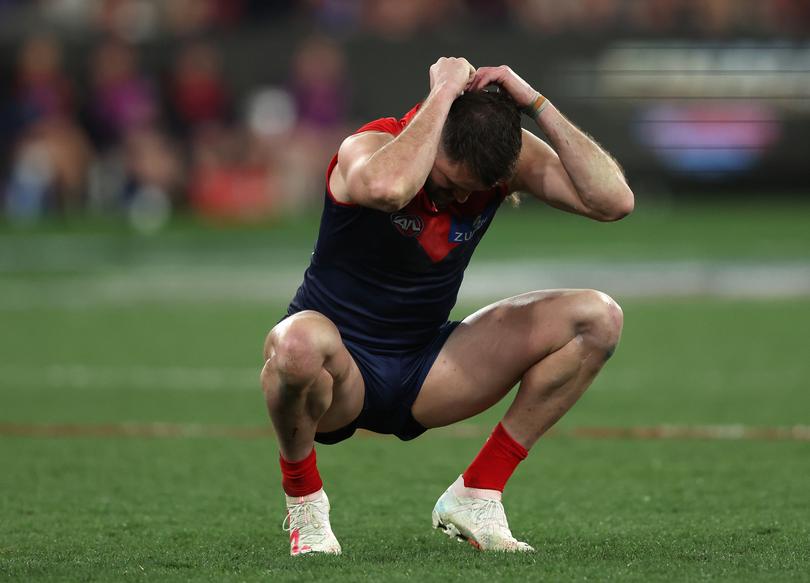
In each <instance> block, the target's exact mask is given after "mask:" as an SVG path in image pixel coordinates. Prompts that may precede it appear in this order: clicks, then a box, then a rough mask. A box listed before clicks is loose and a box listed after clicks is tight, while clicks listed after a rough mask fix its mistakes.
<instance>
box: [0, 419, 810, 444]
mask: <svg viewBox="0 0 810 583" xmlns="http://www.w3.org/2000/svg"><path fill="white" fill-rule="evenodd" d="M489 429H490V428H489V427H484V426H479V425H472V424H460V425H456V426H453V427H445V428H440V429H436V430H434V431H435V432H436V433H437V434H439V435H441V436H443V437H460V438H466V437H478V436H484V435H486V434H487V433H488V431H489ZM273 435H274V434H273V430H272V428H271V427H270V426H269V425H267V426H261V427H259V426H236V425H205V424H195V423H108V424H96V425H90V424H77V423H57V424H45V423H0V436H2V437H45V438H77V437H80V438H88V437H89V438H94V437H97V438H108V437H124V438H126V437H133V438H235V439H258V438H267V437H272V436H273ZM358 435H360V436H362V437H365V438H375V437H379V435H378V434H376V433H372V432H370V431H364V430H361V431H359V432H358ZM547 436H548V437H565V438H574V439H586V440H601V439H626V440H635V441H644V440H690V439H694V440H711V441H714V440H717V441H810V425H795V426H792V427H753V426H747V425H653V426H647V427H644V426H637V427H573V428H565V429H552V430H551V431H550V432H549V433H548V434H547Z"/></svg>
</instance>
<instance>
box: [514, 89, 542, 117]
mask: <svg viewBox="0 0 810 583" xmlns="http://www.w3.org/2000/svg"><path fill="white" fill-rule="evenodd" d="M547 105H548V99H546V98H545V97H544V96H543V95H542V94H541V93H540V92H538V93H537V97H535V98H534V101H532V103H531V105H527V106H526V107H524V108H522V109H521V110H520V111H522V112H523V113H524V114H526V115H527V116H529V117H530V118H532V119H536V118H537V116H538V115H540V113H542V111H543V110H544V109H545V108H546V106H547Z"/></svg>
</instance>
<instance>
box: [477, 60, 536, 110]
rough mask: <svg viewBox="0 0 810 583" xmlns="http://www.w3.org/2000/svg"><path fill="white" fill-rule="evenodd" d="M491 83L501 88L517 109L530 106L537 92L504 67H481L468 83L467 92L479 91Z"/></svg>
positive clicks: (508, 68)
mask: <svg viewBox="0 0 810 583" xmlns="http://www.w3.org/2000/svg"><path fill="white" fill-rule="evenodd" d="M491 83H497V84H498V85H500V86H501V87H503V89H504V90H505V91H506V92H507V93H509V95H510V96H511V97H512V99H514V100H515V102H516V103H517V104H518V107H528V106H530V105H532V104H533V103H534V100H535V98H536V97H537V91H536V90H535V89H534V88H532V86H531V85H529V84H528V83H527V82H526V81H524V80H523V79H522V78H521V77H520V76H519V75H518V74H517V73H515V72H514V71H513V70H512V69H511V68H510V67H507V66H506V65H501V66H500V67H481V68H480V69H478V70H477V71H476V72H475V77H473V80H472V81H470V84H469V85H468V87H467V90H468V91H479V90H481V89H483V88H484V87H486V86H487V85H490V84H491Z"/></svg>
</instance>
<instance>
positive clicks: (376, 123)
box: [352, 103, 422, 136]
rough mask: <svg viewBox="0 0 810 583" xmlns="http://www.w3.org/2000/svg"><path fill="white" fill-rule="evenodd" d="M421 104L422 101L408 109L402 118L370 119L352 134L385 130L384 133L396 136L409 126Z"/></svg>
mask: <svg viewBox="0 0 810 583" xmlns="http://www.w3.org/2000/svg"><path fill="white" fill-rule="evenodd" d="M421 105H422V104H421V103H417V104H416V105H415V106H414V107H412V108H411V110H410V111H408V113H406V114H405V115H404V116H402V117H400V118H396V117H381V118H378V119H375V120H372V121H369V122H367V123H365V124H363V125H362V126H360V127H359V128H358V129H356V130H355V131H354V132H352V135H355V134H362V133H363V132H383V133H386V134H391V135H394V136H396V135H399V133H400V132H401V131H402V130H403V129H405V126H407V125H408V123H409V122H410V121H411V120H412V119H413V117H414V116H415V115H416V114H417V112H418V111H419V107H420V106H421Z"/></svg>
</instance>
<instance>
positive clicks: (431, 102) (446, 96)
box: [330, 57, 475, 212]
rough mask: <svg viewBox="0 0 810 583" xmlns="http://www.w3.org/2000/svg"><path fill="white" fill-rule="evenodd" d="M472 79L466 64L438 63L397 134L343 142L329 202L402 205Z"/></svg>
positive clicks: (392, 207)
mask: <svg viewBox="0 0 810 583" xmlns="http://www.w3.org/2000/svg"><path fill="white" fill-rule="evenodd" d="M474 74H475V69H474V68H473V67H472V65H470V63H468V62H467V60H466V59H452V58H451V59H448V58H444V57H443V58H441V59H439V60H438V61H437V62H436V63H435V64H434V65H433V66H432V67H431V68H430V83H431V89H430V94H429V95H428V97H427V99H426V100H425V101H424V103H423V104H422V107H421V108H420V109H419V112H418V113H417V114H416V115H415V116H414V118H413V119H412V120H411V122H410V123H409V124H408V126H407V127H406V128H405V129H404V130H403V131H402V133H400V134H399V135H398V136H397V137H396V138H394V137H392V136H391V135H389V134H384V133H380V132H364V133H362V134H358V135H355V136H350V137H349V138H347V139H346V140H345V141H344V142H343V144H342V145H341V147H340V151H339V152H338V164H337V167H336V169H335V171H333V173H332V176H333V178H332V180H330V188H331V190H332V194H333V195H334V196H335V198H336V199H337V200H339V201H341V202H352V203H355V204H359V205H362V206H367V207H371V208H376V209H379V210H384V211H387V212H392V211H396V210H399V209H401V208H403V207H404V206H405V205H407V204H408V203H409V202H410V201H411V199H412V198H413V197H414V196H415V195H416V193H417V192H419V189H420V188H421V187H422V186H423V185H424V183H425V180H426V179H427V177H428V174H429V173H430V170H431V169H432V168H433V163H434V161H435V160H436V153H437V151H438V148H439V142H440V140H441V134H442V128H443V127H444V122H445V120H446V119H447V114H448V112H449V111H450V106H451V105H452V104H453V101H455V99H456V97H458V96H459V95H460V94H461V92H462V91H464V89H465V87H467V85H468V83H469V82H470V80H471V79H472V78H473V75H474ZM336 175H337V176H336Z"/></svg>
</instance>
